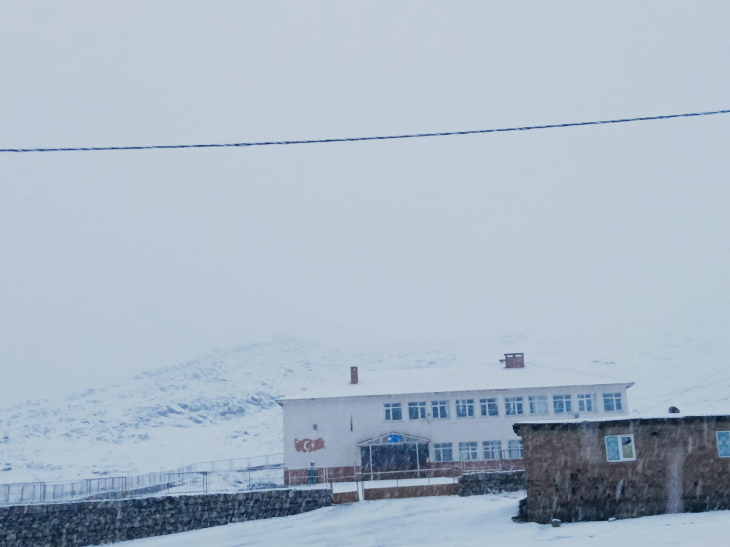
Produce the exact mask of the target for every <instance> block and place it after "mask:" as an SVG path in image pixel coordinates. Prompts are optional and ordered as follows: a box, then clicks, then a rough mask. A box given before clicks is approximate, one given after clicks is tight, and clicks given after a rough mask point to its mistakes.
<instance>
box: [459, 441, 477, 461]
mask: <svg viewBox="0 0 730 547" xmlns="http://www.w3.org/2000/svg"><path fill="white" fill-rule="evenodd" d="M477 459H479V458H478V456H477V443H475V442H474V443H459V461H462V462H473V461H474V460H477Z"/></svg>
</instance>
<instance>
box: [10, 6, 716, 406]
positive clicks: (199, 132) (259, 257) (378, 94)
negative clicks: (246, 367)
mask: <svg viewBox="0 0 730 547" xmlns="http://www.w3.org/2000/svg"><path fill="white" fill-rule="evenodd" d="M729 19H730V3H728V2H723V1H696V2H685V1H681V2H679V1H649V0H645V1H642V2H640V3H637V2H629V1H625V2H622V1H613V2H608V3H593V2H591V3H587V2H582V1H572V2H567V1H553V2H538V1H534V2H528V1H523V2H509V3H504V2H459V1H455V2H432V1H424V0H419V1H417V2H416V1H410V2H407V1H402V2H374V1H365V2H318V1H308V2H278V1H267V2H247V1H246V2H244V1H222V0H219V1H216V2H213V3H211V2H202V1H199V2H192V1H184V2H183V1H180V0H176V1H155V2H138V1H132V0H125V1H123V2H113V1H107V2H92V1H83V2H82V1H76V0H73V1H71V0H64V1H63V2H51V1H46V2H24V1H19V0H18V1H8V0H4V1H2V2H0V148H7V147H53V146H114V145H137V144H140V145H144V144H183V143H186V144H187V143H204V142H244V141H254V140H255V141H260V140H279V139H307V138H327V137H349V136H359V135H364V136H369V135H386V134H396V133H411V132H426V131H442V130H443V131H453V130H464V129H483V128H494V127H509V126H518V125H528V124H549V123H561V122H574V121H589V120H598V119H610V118H617V117H633V116H651V115H661V114H671V113H679V112H694V111H702V110H713V109H722V108H730V94H729V93H728V91H730V72H729V71H728V67H729V66H730V35H729V34H728V32H727V21H728V20H729ZM729 148H730V115H726V116H714V117H707V118H692V119H679V120H672V121H658V122H642V123H635V124H622V125H617V126H602V127H592V128H572V129H555V130H545V131H532V132H526V133H508V134H490V135H475V136H465V137H445V138H433V139H414V140H404V141H386V142H366V143H358V144H330V145H303V146H291V147H266V148H251V149H212V150H178V151H176V150H166V151H139V152H94V153H63V154H56V153H49V154H0V402H2V403H8V404H9V403H12V402H15V401H18V400H24V399H27V398H31V397H36V396H48V395H50V394H52V393H54V392H65V391H67V390H68V389H73V388H75V387H87V386H88V385H93V384H97V383H99V382H104V381H106V380H109V379H112V378H119V377H121V376H122V375H126V374H130V373H134V372H139V371H142V370H148V369H152V368H156V367H159V366H162V365H167V364H171V363H175V362H177V361H179V360H183V359H186V358H188V357H191V356H194V355H196V354H198V353H201V352H204V351H207V350H209V349H210V348H213V347H216V346H229V345H235V344H239V343H243V342H249V341H255V340H262V339H268V338H269V337H271V336H274V335H278V334H287V335H294V336H299V337H303V338H307V339H311V340H315V341H320V342H322V343H325V344H334V345H348V346H349V345H368V344H390V343H396V344H399V343H408V344H426V343H428V344H432V343H449V344H457V345H458V344H473V343H478V342H479V341H480V340H483V339H486V338H488V337H494V336H498V335H501V334H504V333H525V334H529V335H540V336H543V337H550V336H555V337H559V338H566V339H568V338H570V337H575V338H586V339H590V340H598V341H601V343H604V344H606V345H607V346H610V345H612V344H622V343H623V340H624V337H626V336H629V335H630V336H633V337H639V338H641V336H642V335H643V333H646V336H647V338H648V337H650V336H652V334H651V333H655V332H659V331H664V330H667V331H670V332H672V333H675V334H676V335H677V336H682V337H695V338H697V337H699V338H702V339H706V340H707V341H708V343H715V342H722V341H724V340H725V339H726V338H727V332H728V327H729V326H730V297H729V295H730V252H728V251H729V244H730V228H729V225H728V204H730V185H729V184H728V180H730V166H729V159H728V158H729V157H728V149H729ZM637 333H638V334H637ZM520 350H524V351H528V350H529V348H527V349H525V348H523V347H519V348H515V351H520ZM490 357H496V356H490ZM2 406H5V405H4V404H3V405H2Z"/></svg>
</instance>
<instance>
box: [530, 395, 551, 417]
mask: <svg viewBox="0 0 730 547" xmlns="http://www.w3.org/2000/svg"><path fill="white" fill-rule="evenodd" d="M541 402H545V412H537V410H539V409H538V403H541ZM527 404H528V406H529V408H530V415H535V416H544V415H547V414H550V405H549V404H548V396H547V395H530V396H528V397H527Z"/></svg>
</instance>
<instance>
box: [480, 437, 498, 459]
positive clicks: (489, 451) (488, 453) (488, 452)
mask: <svg viewBox="0 0 730 547" xmlns="http://www.w3.org/2000/svg"><path fill="white" fill-rule="evenodd" d="M482 449H483V450H484V459H485V460H501V459H502V441H484V442H483V443H482Z"/></svg>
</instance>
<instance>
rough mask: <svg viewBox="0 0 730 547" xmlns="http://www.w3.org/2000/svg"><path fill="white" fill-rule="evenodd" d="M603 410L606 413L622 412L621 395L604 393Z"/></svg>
mask: <svg viewBox="0 0 730 547" xmlns="http://www.w3.org/2000/svg"><path fill="white" fill-rule="evenodd" d="M603 410H605V411H606V412H614V411H616V410H622V405H621V394H620V393H604V394H603Z"/></svg>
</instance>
